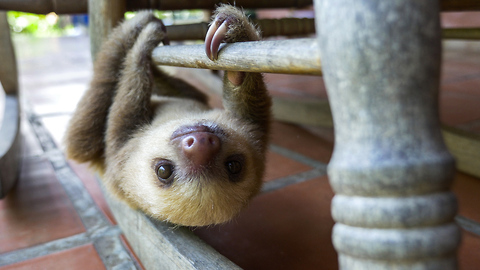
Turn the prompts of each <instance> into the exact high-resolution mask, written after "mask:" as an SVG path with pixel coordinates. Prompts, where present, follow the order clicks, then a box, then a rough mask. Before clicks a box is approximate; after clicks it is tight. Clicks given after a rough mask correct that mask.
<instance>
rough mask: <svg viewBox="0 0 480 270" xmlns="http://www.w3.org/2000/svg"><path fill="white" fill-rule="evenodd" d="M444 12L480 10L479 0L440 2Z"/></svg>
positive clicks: (446, 0)
mask: <svg viewBox="0 0 480 270" xmlns="http://www.w3.org/2000/svg"><path fill="white" fill-rule="evenodd" d="M439 2H440V9H441V10H442V11H473V10H480V1H478V0H440V1H439Z"/></svg>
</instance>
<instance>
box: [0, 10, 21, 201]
mask: <svg viewBox="0 0 480 270" xmlns="http://www.w3.org/2000/svg"><path fill="white" fill-rule="evenodd" d="M0 59H2V64H1V65H0V82H1V85H0V92H2V93H0V94H2V97H4V100H3V102H0V111H1V112H0V198H3V197H5V196H6V195H7V193H8V192H9V191H10V190H11V188H12V187H13V186H14V184H15V182H16V180H17V178H18V172H19V168H20V155H21V148H20V143H21V136H20V102H19V98H18V75H17V64H16V60H15V51H14V50H13V45H12V41H11V39H10V29H9V27H8V23H7V17H6V13H5V12H0ZM2 85H3V89H2ZM3 92H5V95H3Z"/></svg>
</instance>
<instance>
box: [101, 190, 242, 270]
mask: <svg viewBox="0 0 480 270" xmlns="http://www.w3.org/2000/svg"><path fill="white" fill-rule="evenodd" d="M103 190H104V193H105V194H106V195H107V196H106V197H107V202H108V205H109V206H110V209H111V210H112V212H113V214H114V216H115V219H116V220H117V222H118V223H119V225H120V227H121V228H122V231H123V233H124V235H125V237H126V238H127V240H128V243H129V244H130V246H131V247H132V249H133V250H134V251H135V254H136V255H137V256H138V258H139V259H140V261H141V262H142V264H143V266H144V267H145V269H152V270H154V269H159V270H165V269H172V270H176V269H212V270H220V269H240V268H239V267H238V266H237V265H235V264H234V263H232V262H231V261H230V260H228V259H227V258H225V257H224V256H222V255H221V254H219V253H218V252H217V251H216V250H214V249H213V248H212V247H211V246H209V245H207V244H206V243H204V242H203V241H202V240H200V239H199V238H198V237H197V236H196V235H194V234H193V233H192V232H191V231H190V230H189V229H188V228H186V227H178V226H175V225H172V224H169V223H164V222H160V221H157V220H153V219H150V218H149V217H147V216H146V215H145V214H143V213H141V212H139V211H136V210H133V209H131V208H130V207H129V206H128V205H126V204H125V203H123V202H121V201H119V200H117V199H115V198H112V197H111V196H109V194H108V192H107V191H106V190H105V189H103Z"/></svg>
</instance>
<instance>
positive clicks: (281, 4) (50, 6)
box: [0, 0, 313, 14]
mask: <svg viewBox="0 0 480 270" xmlns="http://www.w3.org/2000/svg"><path fill="white" fill-rule="evenodd" d="M219 3H231V4H235V5H237V6H241V7H243V8H295V7H296V8H302V7H307V6H309V5H312V3H313V1H312V0H277V1H271V0H228V1H219V0H203V1H179V0H129V1H127V5H126V8H127V10H130V11H134V10H140V9H159V10H182V9H211V10H213V9H215V6H216V5H218V4H219ZM88 5H89V1H88V0H78V1H77V0H72V1H65V0H0V10H16V11H23V12H30V13H38V14H47V13H50V12H55V13H57V14H75V13H88ZM110 7H111V8H115V2H113V5H112V6H110Z"/></svg>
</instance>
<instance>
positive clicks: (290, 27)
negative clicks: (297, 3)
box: [167, 18, 315, 40]
mask: <svg viewBox="0 0 480 270" xmlns="http://www.w3.org/2000/svg"><path fill="white" fill-rule="evenodd" d="M253 22H254V23H255V24H256V25H257V26H258V27H259V28H260V29H261V31H262V37H264V38H266V37H272V36H305V35H310V34H315V20H314V19H309V18H285V19H261V20H253ZM208 25H209V24H208V23H206V22H203V23H195V24H183V25H170V26H167V33H168V38H169V39H170V40H204V39H205V34H206V33H207V30H208Z"/></svg>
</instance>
